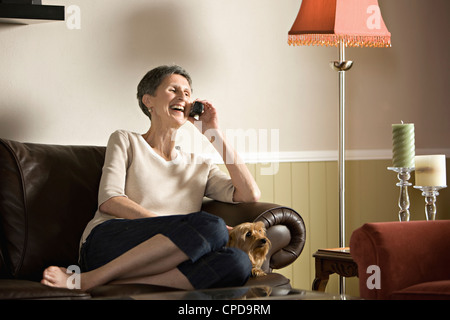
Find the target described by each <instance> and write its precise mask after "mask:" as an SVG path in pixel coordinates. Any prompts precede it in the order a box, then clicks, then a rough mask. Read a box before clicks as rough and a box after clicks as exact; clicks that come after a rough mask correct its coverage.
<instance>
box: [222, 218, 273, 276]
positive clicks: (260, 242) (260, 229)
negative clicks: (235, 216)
mask: <svg viewBox="0 0 450 320" xmlns="http://www.w3.org/2000/svg"><path fill="white" fill-rule="evenodd" d="M228 247H234V248H238V249H241V250H242V251H244V252H245V253H247V254H248V257H249V258H250V261H251V263H252V266H253V268H252V276H253V277H259V276H264V275H265V274H266V273H265V272H264V271H262V269H261V267H262V264H263V263H264V260H265V259H266V255H267V252H268V251H269V248H270V241H269V239H268V238H267V237H266V228H265V227H264V223H263V222H261V221H258V222H253V223H251V222H246V223H242V224H240V225H237V226H236V227H234V228H233V229H232V230H231V232H230V239H229V240H228Z"/></svg>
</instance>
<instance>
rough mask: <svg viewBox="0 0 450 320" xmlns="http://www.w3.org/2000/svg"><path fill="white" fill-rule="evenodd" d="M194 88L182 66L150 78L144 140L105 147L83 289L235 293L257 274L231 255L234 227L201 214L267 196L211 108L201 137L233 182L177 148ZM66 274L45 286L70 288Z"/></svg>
mask: <svg viewBox="0 0 450 320" xmlns="http://www.w3.org/2000/svg"><path fill="white" fill-rule="evenodd" d="M191 94H192V90H191V78H190V76H189V74H188V73H187V72H186V71H185V70H183V69H182V68H180V67H178V66H161V67H158V68H155V69H153V70H151V71H149V72H148V73H147V74H146V75H145V76H144V78H143V79H142V80H141V82H140V83H139V85H138V93H137V97H138V101H139V106H140V107H141V109H142V111H143V112H144V113H145V114H146V115H147V116H148V117H149V118H150V120H151V126H150V129H149V130H148V131H147V132H146V133H145V134H143V135H140V134H136V133H132V132H127V131H124V130H119V131H116V132H114V133H113V134H112V135H111V137H110V139H109V142H108V146H107V149H106V156H105V164H104V167H103V174H102V178H101V181H100V188H99V208H98V210H97V212H96V214H95V216H94V218H93V219H92V221H90V222H89V224H88V225H87V227H86V229H85V231H84V234H83V237H82V239H81V250H80V265H81V268H82V273H81V277H80V283H81V289H82V290H89V289H91V288H93V287H95V286H98V285H102V284H106V283H147V284H154V285H162V286H168V287H174V288H180V289H201V288H209V287H224V286H238V285H242V284H244V283H245V282H246V280H247V279H248V277H249V275H250V270H251V264H250V261H249V259H248V257H247V255H246V254H245V253H243V252H242V251H240V250H238V249H232V248H226V247H224V246H225V244H226V242H227V240H228V230H227V226H226V225H225V223H224V222H223V220H221V219H220V218H218V217H216V216H213V215H210V214H208V213H205V212H199V210H200V209H201V204H202V199H203V196H208V197H210V198H213V199H216V200H220V201H225V202H255V201H258V199H259V196H260V191H259V189H258V186H257V185H256V183H255V181H254V179H253V177H252V176H251V174H250V172H249V171H248V169H247V167H246V166H245V164H243V163H242V161H240V160H239V158H238V155H237V153H236V152H235V150H234V149H232V147H231V146H230V145H229V144H228V143H227V142H226V140H225V138H224V137H223V135H222V134H221V132H220V130H219V125H218V119H217V112H216V109H215V108H214V106H213V105H212V104H211V103H210V102H208V101H201V102H202V103H203V104H204V106H205V110H204V112H203V114H202V115H201V116H200V119H199V120H201V121H202V131H203V132H202V133H203V134H205V133H206V132H209V133H210V132H214V133H215V134H214V137H213V139H214V143H213V145H214V146H215V148H216V149H217V151H218V152H219V153H220V154H221V155H222V156H223V158H224V163H225V164H226V167H227V169H228V171H229V174H230V177H228V176H227V175H225V174H224V173H223V172H221V171H220V170H219V169H218V168H217V166H215V165H213V164H212V163H211V162H208V161H205V160H202V159H201V158H199V157H197V156H193V155H191V154H187V153H184V152H182V151H180V150H179V149H178V148H176V147H175V136H176V132H177V130H178V129H179V128H180V127H181V126H182V125H183V124H185V122H186V121H188V120H189V121H191V122H193V121H194V119H193V118H190V117H189V116H188V114H189V110H190V108H191V106H192V97H191ZM69 276H70V275H69V274H66V269H64V268H60V267H53V266H52V267H48V268H47V269H46V270H45V271H44V273H43V279H42V281H41V282H42V283H43V284H46V285H49V286H56V287H66V286H67V284H66V282H67V279H68V277H69Z"/></svg>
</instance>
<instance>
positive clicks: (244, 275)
mask: <svg viewBox="0 0 450 320" xmlns="http://www.w3.org/2000/svg"><path fill="white" fill-rule="evenodd" d="M227 250H228V251H230V252H231V254H230V256H229V258H228V259H229V264H230V266H231V268H232V269H233V274H235V275H236V278H237V279H239V278H240V279H241V281H242V282H245V281H247V279H248V278H249V276H250V274H251V273H252V267H253V266H252V263H251V261H250V258H249V257H248V255H247V254H246V253H245V252H244V251H242V250H240V249H237V248H227ZM238 281H239V280H238Z"/></svg>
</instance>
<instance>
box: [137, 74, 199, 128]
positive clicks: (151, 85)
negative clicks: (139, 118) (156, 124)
mask: <svg viewBox="0 0 450 320" xmlns="http://www.w3.org/2000/svg"><path fill="white" fill-rule="evenodd" d="M172 74H179V75H181V76H183V77H185V78H186V80H187V81H188V82H189V86H190V87H191V90H192V79H191V76H190V75H189V73H187V71H186V70H184V69H183V68H181V67H180V66H177V65H173V66H159V67H156V68H154V69H152V70H150V71H149V72H147V74H146V75H145V76H144V77H143V78H142V80H141V81H140V82H139V84H138V86H137V99H138V102H139V107H140V108H141V110H142V112H144V114H145V115H146V116H147V117H149V118H150V120H151V119H152V116H151V113H150V111H149V110H148V108H147V107H146V106H145V104H144V103H143V102H142V97H144V95H145V94H149V95H151V96H154V95H155V92H156V89H158V87H159V85H160V84H161V83H162V82H163V80H164V78H165V77H167V76H170V75H172Z"/></svg>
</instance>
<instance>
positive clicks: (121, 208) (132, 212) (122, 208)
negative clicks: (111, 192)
mask: <svg viewBox="0 0 450 320" xmlns="http://www.w3.org/2000/svg"><path fill="white" fill-rule="evenodd" d="M99 210H100V211H101V212H103V213H106V214H109V215H112V216H115V217H117V218H123V219H139V218H149V217H157V216H158V215H157V214H155V213H153V212H150V211H148V210H147V209H145V208H144V207H142V206H140V205H139V204H137V203H136V202H134V201H133V200H130V199H128V198H127V197H113V198H110V199H108V200H106V201H105V202H103V203H102V204H101V205H100V207H99Z"/></svg>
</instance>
